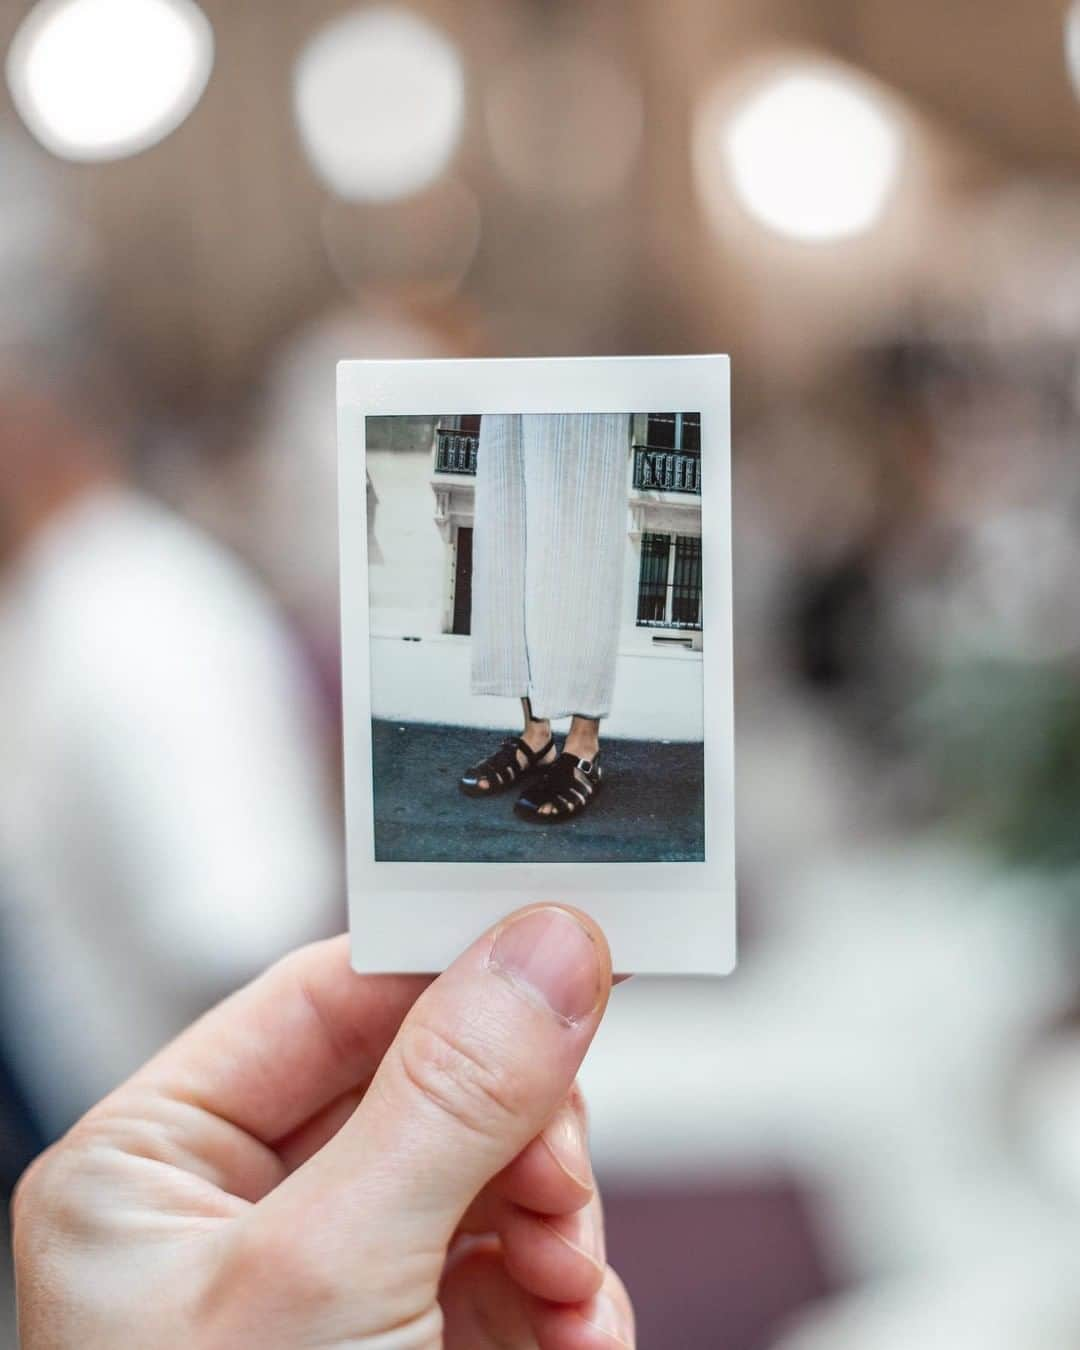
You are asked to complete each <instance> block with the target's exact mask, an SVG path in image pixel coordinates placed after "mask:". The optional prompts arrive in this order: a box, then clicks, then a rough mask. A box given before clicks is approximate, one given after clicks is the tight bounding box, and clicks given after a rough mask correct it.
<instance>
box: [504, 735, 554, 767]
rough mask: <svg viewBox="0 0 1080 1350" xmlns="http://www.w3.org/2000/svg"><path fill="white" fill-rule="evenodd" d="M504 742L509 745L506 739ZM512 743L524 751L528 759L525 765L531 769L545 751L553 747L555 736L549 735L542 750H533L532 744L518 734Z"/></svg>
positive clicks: (542, 756)
mask: <svg viewBox="0 0 1080 1350" xmlns="http://www.w3.org/2000/svg"><path fill="white" fill-rule="evenodd" d="M506 744H507V745H509V744H510V742H509V741H507V742H506ZM514 744H515V745H516V746H517V748H518V749H519V750H521V751H522V752H523V753H524V755H525V758H526V760H528V765H527V767H528V768H530V769H531V768H534V767H535V765H536V764H537V763H538V762H539V761H540V760H542V759H543V758H544V756H545V755H546V754H547V752H548V751H549V750H551V749H552V748H553V747H554V745H555V737H554V736H549V737H548V743H547V745H545V746H544V748H543V749H542V750H534V749H533V748H532V746H531V745H528V744H527V743H526V742H525V741H523V740H522V739H521V737H520V736H517V737H515V739H514Z"/></svg>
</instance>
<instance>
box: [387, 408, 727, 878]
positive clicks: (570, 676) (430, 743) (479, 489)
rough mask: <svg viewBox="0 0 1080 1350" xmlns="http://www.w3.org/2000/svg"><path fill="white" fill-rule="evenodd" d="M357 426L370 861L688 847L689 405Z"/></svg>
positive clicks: (597, 855) (700, 769)
mask: <svg viewBox="0 0 1080 1350" xmlns="http://www.w3.org/2000/svg"><path fill="white" fill-rule="evenodd" d="M365 440H366V468H367V554H368V556H367V564H368V566H367V578H368V605H369V609H368V625H369V637H370V691H371V692H370V697H371V703H370V707H371V736H372V741H371V746H372V809H373V816H374V856H375V861H377V862H406V863H408V862H429V863H431V862H434V863H439V862H441V863H460V862H471V863H477V862H500V863H515V862H517V863H544V862H581V863H610V862H621V863H626V862H642V863H649V862H653V863H655V862H681V863H693V862H701V861H704V859H705V805H704V803H705V795H704V775H705V758H704V711H703V705H704V691H703V664H702V652H703V642H704V641H705V638H706V634H705V633H704V632H703V614H704V613H705V609H704V606H703V585H704V577H705V575H706V573H705V571H704V569H703V560H702V495H701V492H702V480H703V475H702V444H703V443H702V418H701V414H700V412H698V411H694V410H689V411H676V412H662V413H636V412H614V413H599V412H588V413H565V414H559V413H532V414H529V413H526V414H513V413H495V414H481V413H469V412H460V411H459V412H447V413H443V414H438V415H425V416H371V415H369V416H367V418H366V423H365ZM706 445H707V441H706ZM706 453H707V450H706Z"/></svg>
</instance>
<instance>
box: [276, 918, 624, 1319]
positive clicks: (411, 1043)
mask: <svg viewBox="0 0 1080 1350" xmlns="http://www.w3.org/2000/svg"><path fill="white" fill-rule="evenodd" d="M610 989H611V957H610V953H609V951H608V947H607V942H606V941H605V939H604V936H603V933H602V932H601V931H600V929H599V928H598V927H597V926H596V924H594V923H593V922H592V920H591V919H589V918H588V917H587V916H586V915H584V914H582V913H580V912H578V911H576V910H571V909H568V908H564V907H562V906H556V905H539V906H533V907H530V908H528V909H523V910H520V911H519V912H518V913H516V914H513V915H511V916H510V917H509V918H508V919H506V920H505V921H504V922H503V923H501V924H500V925H498V926H497V927H496V928H495V929H494V930H492V931H490V932H488V933H486V934H485V935H484V936H483V937H482V938H480V939H479V940H478V941H477V942H475V943H474V944H473V945H472V946H471V947H470V948H469V949H468V950H467V951H466V952H465V953H464V954H463V955H462V956H461V957H459V958H458V960H457V961H455V962H454V964H453V965H452V966H450V967H449V969H448V970H447V971H446V972H445V973H444V974H443V975H441V976H440V977H439V978H438V979H437V980H436V981H435V982H434V983H433V984H432V985H430V986H429V988H428V989H427V990H426V991H425V992H424V994H423V995H421V997H420V998H419V999H418V1000H417V1002H416V1003H415V1004H414V1006H413V1008H412V1009H411V1011H410V1012H409V1014H408V1016H407V1017H406V1018H405V1020H404V1022H403V1023H402V1025H401V1027H400V1029H399V1031H398V1034H397V1036H396V1038H395V1040H394V1041H393V1043H392V1044H391V1046H390V1049H389V1050H388V1051H387V1053H386V1056H385V1057H384V1059H383V1062H382V1064H381V1065H380V1066H379V1069H378V1072H377V1073H376V1075H375V1077H374V1079H373V1080H372V1083H371V1086H370V1088H369V1089H368V1091H367V1093H366V1095H365V1097H364V1099H363V1101H362V1102H361V1104H360V1105H359V1107H358V1108H357V1110H356V1111H355V1112H354V1114H353V1116H352V1117H351V1118H350V1120H349V1122H348V1123H347V1124H346V1125H345V1126H344V1128H343V1129H342V1130H341V1131H340V1132H339V1133H338V1134H337V1135H336V1136H335V1138H334V1139H333V1140H331V1142H330V1143H329V1144H327V1145H326V1147H324V1148H323V1149H322V1150H321V1151H320V1152H319V1153H318V1154H317V1155H316V1156H315V1157H314V1158H312V1159H311V1160H310V1161H309V1162H308V1163H307V1164H305V1166H304V1167H302V1168H301V1169H300V1170H299V1171H298V1172H296V1173H294V1175H293V1176H292V1177H290V1178H289V1179H288V1180H287V1181H285V1182H284V1183H283V1184H282V1185H281V1186H279V1187H278V1188H277V1190H275V1191H274V1192H272V1193H271V1194H270V1195H269V1196H268V1197H267V1198H266V1200H264V1201H263V1202H262V1204H261V1205H260V1206H259V1207H258V1209H259V1211H260V1214H259V1216H258V1222H259V1225H260V1226H262V1225H265V1224H267V1223H270V1224H272V1225H273V1226H274V1228H275V1229H276V1230H277V1232H278V1233H279V1234H281V1233H288V1234H290V1235H291V1236H292V1239H293V1241H294V1242H296V1243H297V1245H299V1246H301V1247H305V1248H307V1249H308V1250H307V1252H306V1255H307V1256H309V1257H310V1258H312V1260H313V1261H314V1262H316V1263H317V1265H318V1268H319V1270H320V1277H321V1282H322V1283H323V1288H324V1289H325V1288H326V1282H328V1281H329V1283H331V1284H332V1285H334V1286H336V1287H337V1288H339V1289H342V1290H349V1291H351V1292H355V1293H356V1294H361V1293H362V1291H361V1290H359V1289H358V1288H357V1285H358V1279H357V1277H358V1273H359V1272H365V1274H364V1276H363V1277H362V1283H363V1284H364V1285H366V1286H368V1288H369V1290H370V1289H372V1288H375V1289H387V1287H388V1285H389V1286H390V1287H395V1288H397V1289H399V1290H400V1295H401V1296H403V1297H404V1302H405V1303H406V1304H412V1303H413V1302H414V1300H415V1299H416V1298H417V1296H419V1298H420V1299H421V1303H420V1305H419V1306H417V1307H405V1306H401V1307H394V1308H386V1309H384V1310H383V1311H384V1313H385V1314H386V1315H387V1316H388V1317H390V1318H392V1319H393V1320H392V1321H389V1322H388V1323H386V1324H387V1325H391V1326H392V1325H398V1324H400V1322H401V1321H402V1320H403V1319H405V1318H408V1317H410V1316H415V1315H417V1313H419V1312H421V1311H422V1310H423V1300H430V1299H431V1298H433V1297H434V1292H435V1288H436V1286H437V1283H438V1280H439V1278H440V1276H441V1274H442V1264H443V1258H444V1256H445V1252H446V1247H447V1245H448V1244H449V1242H450V1240H451V1238H452V1236H453V1234H454V1230H455V1228H456V1227H457V1225H458V1223H459V1222H460V1220H461V1217H462V1215H463V1214H464V1213H465V1210H466V1209H467V1208H468V1207H469V1205H470V1204H471V1203H472V1201H473V1200H474V1199H475V1197H476V1195H477V1194H478V1192H479V1191H480V1190H481V1189H482V1188H483V1187H484V1186H485V1185H486V1184H487V1182H489V1181H490V1180H491V1179H492V1178H493V1177H494V1176H495V1175H496V1174H497V1173H498V1172H500V1171H501V1170H502V1169H503V1168H504V1167H505V1166H506V1165H507V1164H508V1163H510V1162H511V1161H512V1160H513V1159H514V1158H515V1157H516V1156H517V1155H518V1154H519V1153H520V1152H521V1150H522V1149H523V1148H524V1147H525V1146H526V1144H528V1143H529V1141H530V1140H531V1139H532V1138H533V1137H534V1136H535V1135H537V1134H538V1133H540V1131H541V1130H542V1129H543V1127H544V1126H545V1125H546V1123H547V1122H548V1120H550V1118H551V1117H552V1116H553V1115H554V1113H555V1112H556V1110H557V1109H558V1107H559V1105H560V1103H561V1102H562V1101H563V1100H564V1099H565V1097H566V1095H567V1093H568V1092H569V1091H570V1088H571V1085H572V1083H573V1081H574V1077H575V1075H576V1073H577V1070H578V1068H579V1066H580V1064H581V1061H582V1059H583V1058H584V1056H585V1052H586V1050H587V1049H588V1047H589V1044H590V1042H591V1041H592V1038H593V1036H594V1035H595V1033H596V1029H597V1026H598V1025H599V1022H600V1018H601V1016H602V1015H603V1011H604V1007H605V1005H606V1003H607V999H608V994H609V993H610ZM311 1244H314V1250H312V1249H311ZM297 1255H298V1256H299V1253H297ZM305 1264H306V1263H305ZM406 1269H408V1270H410V1271H412V1272H414V1276H415V1277H414V1278H413V1279H411V1280H410V1281H408V1283H409V1285H410V1288H409V1289H408V1290H406V1289H404V1288H402V1287H401V1286H402V1281H401V1278H400V1276H401V1274H402V1273H403V1271H404V1270H406ZM380 1272H381V1276H380ZM389 1273H392V1274H393V1275H394V1276H395V1277H396V1278H394V1279H393V1280H392V1281H387V1280H386V1275H387V1274H389ZM337 1276H340V1280H338V1278H337ZM422 1286H423V1287H422ZM371 1311H372V1309H371V1308H370V1305H369V1307H368V1312H371ZM365 1320H366V1318H365ZM364 1330H377V1328H376V1327H365V1328H364Z"/></svg>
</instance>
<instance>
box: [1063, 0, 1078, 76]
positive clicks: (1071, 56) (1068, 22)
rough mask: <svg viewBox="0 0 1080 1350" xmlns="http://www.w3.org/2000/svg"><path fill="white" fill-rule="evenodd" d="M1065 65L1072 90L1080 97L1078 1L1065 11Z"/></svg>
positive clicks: (1074, 0) (1075, 0) (1074, 1)
mask: <svg viewBox="0 0 1080 1350" xmlns="http://www.w3.org/2000/svg"><path fill="white" fill-rule="evenodd" d="M1065 66H1066V69H1067V70H1068V72H1069V79H1070V80H1071V81H1072V87H1073V91H1074V93H1075V94H1076V96H1077V97H1078V98H1080V2H1078V0H1073V3H1072V4H1071V5H1070V6H1069V8H1068V9H1067V10H1066V12H1065Z"/></svg>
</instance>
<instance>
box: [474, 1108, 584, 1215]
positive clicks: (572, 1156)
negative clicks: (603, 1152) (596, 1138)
mask: <svg viewBox="0 0 1080 1350" xmlns="http://www.w3.org/2000/svg"><path fill="white" fill-rule="evenodd" d="M494 1186H495V1188H496V1189H497V1190H498V1191H499V1193H500V1194H501V1195H503V1196H504V1197H505V1198H506V1199H507V1200H510V1201H512V1202H513V1203H514V1204H515V1205H520V1206H521V1208H522V1209H531V1210H535V1211H537V1213H540V1214H573V1213H574V1212H575V1211H576V1210H579V1209H581V1208H582V1206H583V1205H587V1204H588V1202H589V1200H590V1198H591V1197H592V1194H593V1192H594V1190H595V1188H596V1184H595V1181H594V1178H593V1170H592V1160H591V1158H590V1156H589V1143H588V1133H587V1125H586V1117H585V1099H584V1097H583V1096H582V1093H581V1089H580V1088H578V1087H577V1085H576V1084H575V1086H574V1088H573V1089H572V1090H571V1092H570V1095H569V1097H568V1098H567V1100H566V1101H565V1102H564V1103H563V1105H562V1106H560V1108H559V1110H558V1111H557V1112H556V1113H555V1115H554V1116H553V1117H552V1119H551V1120H550V1121H548V1123H547V1125H545V1126H544V1129H543V1130H542V1131H541V1133H540V1134H539V1135H537V1137H536V1138H535V1139H533V1140H532V1141H531V1142H530V1143H528V1144H526V1146H525V1148H524V1149H522V1151H521V1152H520V1153H519V1154H518V1156H517V1157H516V1158H515V1159H514V1161H513V1162H512V1163H510V1165H509V1166H508V1167H507V1168H506V1169H505V1170H504V1171H503V1172H502V1173H501V1174H500V1175H499V1176H498V1177H496V1179H495V1182H494Z"/></svg>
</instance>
